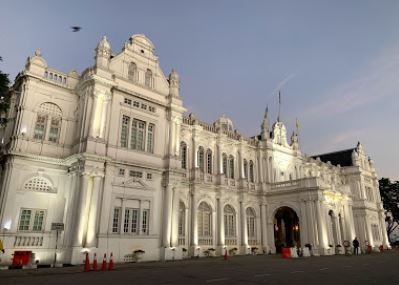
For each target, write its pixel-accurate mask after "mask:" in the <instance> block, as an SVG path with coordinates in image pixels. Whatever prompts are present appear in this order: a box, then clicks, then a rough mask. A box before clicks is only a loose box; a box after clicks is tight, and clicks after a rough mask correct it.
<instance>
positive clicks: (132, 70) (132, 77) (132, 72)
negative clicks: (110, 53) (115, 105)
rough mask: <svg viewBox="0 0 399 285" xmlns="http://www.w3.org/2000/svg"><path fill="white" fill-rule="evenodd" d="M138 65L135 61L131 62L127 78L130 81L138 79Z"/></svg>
mask: <svg viewBox="0 0 399 285" xmlns="http://www.w3.org/2000/svg"><path fill="white" fill-rule="evenodd" d="M136 74H137V65H136V64H135V63H134V62H131V63H129V68H128V71H127V78H128V79H129V80H130V81H136V80H137V75H136Z"/></svg>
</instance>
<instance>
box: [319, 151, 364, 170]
mask: <svg viewBox="0 0 399 285" xmlns="http://www.w3.org/2000/svg"><path fill="white" fill-rule="evenodd" d="M354 150H356V149H355V148H350V149H346V150H340V151H336V152H330V153H325V154H319V155H313V156H311V157H312V158H314V159H316V158H318V157H320V160H321V161H323V162H327V161H330V162H331V164H332V165H335V166H337V165H338V164H339V165H341V166H352V165H353V164H352V152H353V151H354Z"/></svg>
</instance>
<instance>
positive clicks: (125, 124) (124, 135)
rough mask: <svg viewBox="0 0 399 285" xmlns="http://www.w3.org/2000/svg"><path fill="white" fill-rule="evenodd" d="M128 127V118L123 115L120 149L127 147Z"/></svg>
mask: <svg viewBox="0 0 399 285" xmlns="http://www.w3.org/2000/svg"><path fill="white" fill-rule="evenodd" d="M129 125H130V117H128V116H125V115H123V117H122V130H121V147H127V140H128V134H129Z"/></svg>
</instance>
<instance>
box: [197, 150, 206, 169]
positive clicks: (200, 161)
mask: <svg viewBox="0 0 399 285" xmlns="http://www.w3.org/2000/svg"><path fill="white" fill-rule="evenodd" d="M198 167H199V169H200V170H201V171H204V167H205V163H204V148H203V147H202V146H200V147H199V148H198Z"/></svg>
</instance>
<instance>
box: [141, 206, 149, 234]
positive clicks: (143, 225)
mask: <svg viewBox="0 0 399 285" xmlns="http://www.w3.org/2000/svg"><path fill="white" fill-rule="evenodd" d="M149 219H150V210H149V209H144V210H143V219H142V221H141V232H142V233H143V234H147V235H148V232H149V227H148V224H149Z"/></svg>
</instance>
